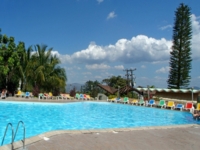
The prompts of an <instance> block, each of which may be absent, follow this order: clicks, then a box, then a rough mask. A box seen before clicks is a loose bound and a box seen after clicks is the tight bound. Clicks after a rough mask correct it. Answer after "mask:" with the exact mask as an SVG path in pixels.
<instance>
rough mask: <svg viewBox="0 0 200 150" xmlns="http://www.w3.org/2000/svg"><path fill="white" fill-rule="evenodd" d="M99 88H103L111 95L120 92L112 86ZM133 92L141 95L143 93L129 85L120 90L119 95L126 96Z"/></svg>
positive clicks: (100, 85)
mask: <svg viewBox="0 0 200 150" xmlns="http://www.w3.org/2000/svg"><path fill="white" fill-rule="evenodd" d="M98 86H99V87H100V88H102V89H103V90H105V91H107V92H108V93H110V94H115V93H116V92H118V89H115V88H113V87H110V86H108V85H102V84H98ZM131 91H135V92H137V93H139V94H141V93H142V92H141V91H139V90H138V89H136V88H134V87H131V86H128V85H126V86H124V87H121V88H120V89H119V93H120V94H126V93H127V92H131Z"/></svg>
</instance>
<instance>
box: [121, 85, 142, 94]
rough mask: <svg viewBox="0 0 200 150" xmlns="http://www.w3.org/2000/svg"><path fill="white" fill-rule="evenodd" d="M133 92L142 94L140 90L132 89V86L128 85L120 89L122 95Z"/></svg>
mask: <svg viewBox="0 0 200 150" xmlns="http://www.w3.org/2000/svg"><path fill="white" fill-rule="evenodd" d="M131 91H135V92H137V93H138V94H142V92H141V91H139V90H138V89H136V88H134V87H131V86H128V85H126V86H124V87H122V88H120V90H119V92H120V94H125V93H127V92H131Z"/></svg>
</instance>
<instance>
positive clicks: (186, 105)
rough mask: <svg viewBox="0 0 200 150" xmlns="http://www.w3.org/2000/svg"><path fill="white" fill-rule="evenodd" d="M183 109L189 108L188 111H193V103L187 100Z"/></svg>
mask: <svg viewBox="0 0 200 150" xmlns="http://www.w3.org/2000/svg"><path fill="white" fill-rule="evenodd" d="M184 109H185V110H190V112H191V111H193V110H194V106H193V103H192V102H187V103H186V104H185V108H184Z"/></svg>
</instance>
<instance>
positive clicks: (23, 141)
mask: <svg viewBox="0 0 200 150" xmlns="http://www.w3.org/2000/svg"><path fill="white" fill-rule="evenodd" d="M20 123H21V124H22V125H23V129H24V134H23V140H21V141H22V143H23V148H25V134H26V129H25V125H24V123H23V121H19V122H18V124H17V128H16V131H15V134H14V137H13V141H14V140H15V137H16V134H17V131H18V128H19V125H20Z"/></svg>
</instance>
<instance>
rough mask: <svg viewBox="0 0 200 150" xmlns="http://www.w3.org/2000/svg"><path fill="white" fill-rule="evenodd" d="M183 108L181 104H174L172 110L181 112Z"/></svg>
mask: <svg viewBox="0 0 200 150" xmlns="http://www.w3.org/2000/svg"><path fill="white" fill-rule="evenodd" d="M183 108H184V105H183V104H176V106H175V107H174V109H180V111H182V110H183Z"/></svg>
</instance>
